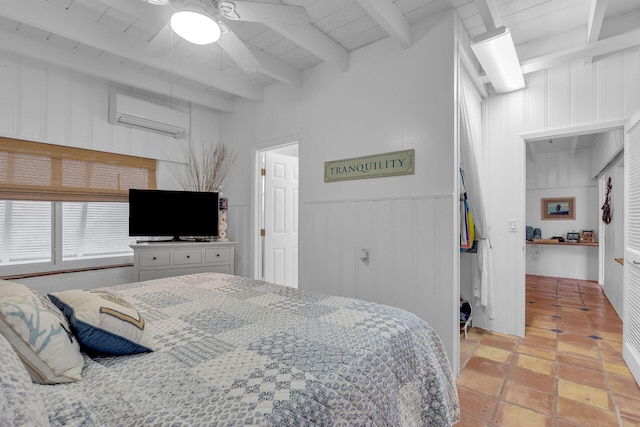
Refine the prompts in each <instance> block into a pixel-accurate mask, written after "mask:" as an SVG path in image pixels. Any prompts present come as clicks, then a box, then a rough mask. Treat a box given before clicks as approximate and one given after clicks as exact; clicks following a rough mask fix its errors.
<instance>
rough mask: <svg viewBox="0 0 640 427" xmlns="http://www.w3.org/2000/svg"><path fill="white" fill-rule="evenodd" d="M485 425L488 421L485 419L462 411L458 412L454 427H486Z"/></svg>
mask: <svg viewBox="0 0 640 427" xmlns="http://www.w3.org/2000/svg"><path fill="white" fill-rule="evenodd" d="M487 425H488V423H487V422H486V421H482V420H479V419H477V418H474V417H472V416H471V415H467V414H465V413H462V414H460V421H459V422H458V424H456V427H487Z"/></svg>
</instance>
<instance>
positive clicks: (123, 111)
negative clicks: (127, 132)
mask: <svg viewBox="0 0 640 427" xmlns="http://www.w3.org/2000/svg"><path fill="white" fill-rule="evenodd" d="M109 123H112V124H114V125H123V126H129V127H135V128H139V129H144V130H148V131H151V132H157V133H161V134H163V135H168V136H172V137H174V138H182V137H184V136H185V135H186V134H188V133H189V114H187V113H183V112H182V111H177V110H172V109H171V108H168V107H164V106H162V105H158V104H154V103H152V102H147V101H143V100H142V99H137V98H132V97H130V96H126V95H123V94H121V93H115V92H114V93H111V96H110V97H109Z"/></svg>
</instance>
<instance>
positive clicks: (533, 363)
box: [514, 353, 556, 375]
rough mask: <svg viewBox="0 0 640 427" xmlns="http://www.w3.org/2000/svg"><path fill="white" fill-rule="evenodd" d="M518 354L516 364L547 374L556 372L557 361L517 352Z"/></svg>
mask: <svg viewBox="0 0 640 427" xmlns="http://www.w3.org/2000/svg"><path fill="white" fill-rule="evenodd" d="M516 356H517V357H516V361H515V362H514V364H515V366H518V367H520V368H524V369H529V370H531V371H534V372H537V373H540V374H545V375H555V374H556V368H555V363H554V362H552V361H550V360H546V359H541V358H539V357H534V356H529V355H527V354H520V353H517V354H516Z"/></svg>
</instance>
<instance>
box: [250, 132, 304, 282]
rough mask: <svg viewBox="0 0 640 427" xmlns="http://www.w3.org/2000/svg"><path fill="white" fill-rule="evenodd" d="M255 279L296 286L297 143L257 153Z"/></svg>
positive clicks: (298, 174) (298, 173) (298, 175)
mask: <svg viewBox="0 0 640 427" xmlns="http://www.w3.org/2000/svg"><path fill="white" fill-rule="evenodd" d="M256 161H257V164H258V167H257V168H256V182H257V191H256V201H255V206H256V211H257V212H256V214H257V226H258V230H259V231H258V233H256V234H255V236H256V237H255V239H256V243H255V248H256V272H255V277H256V278H257V279H261V280H264V281H267V282H272V283H277V284H279V285H285V286H291V287H294V288H297V287H298V206H299V190H298V188H299V181H300V180H299V177H300V171H299V149H298V142H292V143H288V144H284V145H279V146H276V147H270V148H266V149H262V150H258V151H257V152H256Z"/></svg>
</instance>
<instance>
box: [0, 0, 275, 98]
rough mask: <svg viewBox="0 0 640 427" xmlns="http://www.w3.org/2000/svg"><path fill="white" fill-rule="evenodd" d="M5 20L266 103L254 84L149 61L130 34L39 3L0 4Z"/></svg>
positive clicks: (194, 68) (30, 0)
mask: <svg viewBox="0 0 640 427" xmlns="http://www.w3.org/2000/svg"><path fill="white" fill-rule="evenodd" d="M0 5H2V14H3V15H4V16H5V17H8V18H10V19H14V20H16V21H18V22H23V23H25V24H27V25H31V26H33V27H36V28H39V29H41V30H44V31H48V32H51V33H54V34H57V35H59V36H62V37H66V38H68V39H71V40H83V42H84V44H87V45H88V46H92V47H94V48H97V49H100V50H104V51H106V52H110V53H112V54H114V55H117V56H121V57H123V58H127V59H130V60H132V61H135V62H139V63H142V64H145V65H149V66H151V67H154V68H158V69H160V70H163V71H166V72H169V73H171V74H172V75H176V76H179V77H183V78H186V79H189V80H193V81H194V82H196V83H200V84H203V85H205V86H209V87H212V88H215V89H218V90H220V91H223V92H227V93H229V94H231V95H235V96H240V97H243V98H246V99H248V100H252V101H262V100H263V97H264V89H263V88H262V87H261V86H259V85H257V84H254V83H251V82H247V81H243V80H240V79H238V78H236V77H232V76H229V75H227V74H224V73H222V72H221V71H219V70H218V69H217V68H216V67H214V66H210V67H209V66H194V65H186V64H184V63H181V62H179V61H176V62H175V63H173V62H174V61H172V60H171V58H166V57H163V58H152V57H145V56H144V54H142V52H145V48H146V43H143V42H141V41H140V40H139V39H137V38H135V37H132V36H129V35H127V34H126V33H121V32H115V31H112V30H110V29H109V28H106V27H105V28H101V27H98V26H96V25H95V24H92V23H88V22H86V21H85V20H83V19H82V18H81V17H76V16H74V14H73V13H72V12H71V11H70V10H67V9H62V8H59V7H56V6H52V5H49V4H48V3H47V2H42V1H36V0H21V1H11V0H0Z"/></svg>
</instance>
